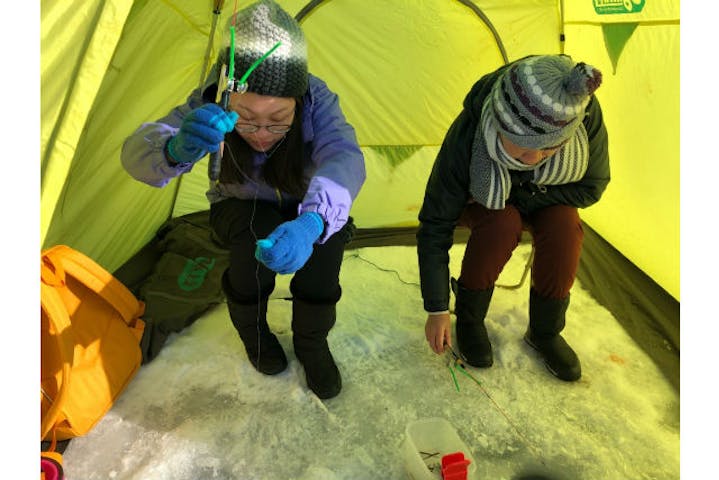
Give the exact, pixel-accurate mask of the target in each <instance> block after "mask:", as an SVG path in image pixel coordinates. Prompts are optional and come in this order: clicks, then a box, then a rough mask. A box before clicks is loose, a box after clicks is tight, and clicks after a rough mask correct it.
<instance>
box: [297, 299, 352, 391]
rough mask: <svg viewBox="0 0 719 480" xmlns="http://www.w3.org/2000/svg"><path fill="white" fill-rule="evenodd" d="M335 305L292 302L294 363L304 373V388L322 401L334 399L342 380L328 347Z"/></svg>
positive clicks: (334, 318)
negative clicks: (297, 363)
mask: <svg viewBox="0 0 719 480" xmlns="http://www.w3.org/2000/svg"><path fill="white" fill-rule="evenodd" d="M336 312H337V310H336V304H335V303H328V304H313V303H308V302H306V301H303V300H299V299H297V298H295V299H294V300H293V301H292V333H293V335H292V343H293V345H294V348H295V355H296V356H297V360H299V361H300V363H302V366H303V367H304V369H305V377H306V379H307V386H308V387H309V388H310V389H311V390H312V391H313V392H315V394H316V395H317V396H318V397H319V398H321V399H327V398H332V397H335V396H337V395H338V394H339V393H340V390H342V377H341V376H340V371H339V370H338V369H337V365H336V364H335V361H334V358H332V353H330V349H329V345H328V344H327V334H328V333H329V331H330V329H332V327H333V326H334V324H335V320H336Z"/></svg>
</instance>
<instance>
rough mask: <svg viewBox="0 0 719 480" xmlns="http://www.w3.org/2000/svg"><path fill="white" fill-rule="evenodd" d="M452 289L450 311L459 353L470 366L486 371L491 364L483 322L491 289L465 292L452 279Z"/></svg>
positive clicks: (490, 297) (490, 347) (492, 360)
mask: <svg viewBox="0 0 719 480" xmlns="http://www.w3.org/2000/svg"><path fill="white" fill-rule="evenodd" d="M452 280H453V281H452V290H453V291H454V294H455V296H456V299H457V301H456V302H455V306H454V312H455V314H456V315H457V322H456V325H455V328H456V332H457V343H458V346H459V351H460V353H461V354H462V355H463V356H464V358H465V360H466V361H467V363H469V364H470V365H472V366H473V367H480V368H487V367H491V366H492V364H493V363H494V359H493V356H492V344H491V343H490V341H489V335H488V334H487V328H486V327H485V325H484V319H485V317H486V316H487V310H488V309H489V302H490V300H492V293H493V292H494V287H490V288H488V289H486V290H468V289H466V288H464V287H463V286H461V285H459V283H458V282H456V281H454V279H452Z"/></svg>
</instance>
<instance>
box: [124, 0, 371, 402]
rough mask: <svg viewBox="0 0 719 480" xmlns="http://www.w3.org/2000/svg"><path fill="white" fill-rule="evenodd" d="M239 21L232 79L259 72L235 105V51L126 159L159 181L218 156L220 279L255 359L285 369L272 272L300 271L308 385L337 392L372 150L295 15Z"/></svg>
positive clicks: (215, 217) (247, 16)
mask: <svg viewBox="0 0 719 480" xmlns="http://www.w3.org/2000/svg"><path fill="white" fill-rule="evenodd" d="M230 24H231V25H233V27H231V28H234V37H235V55H234V66H235V78H236V79H237V80H241V79H242V78H241V77H242V76H243V74H244V73H245V72H247V71H251V73H250V74H249V76H248V77H246V79H245V82H244V84H241V85H239V88H236V89H235V91H232V92H231V93H229V97H228V102H227V110H225V109H223V108H221V107H220V106H219V105H217V104H216V103H215V101H216V100H217V98H218V91H219V92H220V93H221V92H222V91H223V90H224V89H225V86H226V85H223V84H222V81H220V75H221V74H220V72H221V71H223V70H222V68H221V67H222V65H227V64H229V63H230V62H228V59H229V55H230V51H231V50H230V48H226V49H225V50H224V51H223V52H221V54H220V57H219V59H218V61H217V62H216V64H215V65H214V67H213V69H212V72H211V73H210V75H209V77H208V80H207V81H206V82H205V85H204V86H203V88H201V89H197V90H195V91H194V92H193V93H192V94H191V95H190V97H189V98H188V100H187V103H185V104H184V105H182V106H178V107H176V108H174V109H173V110H172V111H171V112H170V114H169V115H167V116H166V117H164V118H162V119H160V120H158V121H156V122H152V123H145V124H143V125H142V126H141V127H140V128H139V129H138V130H137V131H136V132H135V133H134V134H133V135H131V136H130V137H129V138H128V139H127V140H126V141H125V143H124V145H123V149H122V156H121V157H122V163H123V165H124V167H125V169H126V170H127V171H128V172H129V173H130V174H131V175H132V176H133V177H134V178H136V179H137V180H139V181H142V182H144V183H147V184H149V185H153V186H157V187H162V186H164V185H166V184H167V183H168V182H169V181H170V180H171V179H172V178H174V177H177V176H179V175H181V174H183V173H186V172H189V171H190V170H192V168H193V166H194V164H195V163H196V162H197V161H198V160H200V159H201V158H203V157H204V156H205V155H206V154H208V153H211V154H212V153H215V154H216V155H218V157H216V158H218V159H221V160H220V165H221V168H220V173H219V178H218V179H217V181H211V182H210V183H211V184H210V189H209V191H208V192H207V197H208V199H209V201H210V223H211V225H212V228H213V229H214V231H215V233H216V234H217V235H218V236H219V238H220V239H221V240H222V241H224V242H225V243H226V244H227V245H228V246H229V250H230V264H229V268H228V269H227V270H226V271H225V272H224V275H223V287H224V291H225V294H226V297H227V305H228V308H229V312H230V318H231V319H232V323H233V325H234V326H235V328H236V329H237V331H238V333H239V334H240V338H241V339H242V342H243V343H244V346H245V350H246V351H247V356H248V358H249V360H250V362H251V363H252V365H253V366H254V367H255V368H256V369H257V370H258V371H260V372H262V373H264V374H267V375H274V374H277V373H280V372H282V371H284V370H285V368H286V367H287V358H286V356H285V353H284V351H283V349H282V346H281V345H280V343H279V342H278V340H277V337H275V335H274V334H273V333H272V332H271V331H270V329H269V327H268V325H267V319H266V316H267V300H268V297H269V296H270V294H271V293H272V291H273V289H274V287H275V275H276V274H277V273H280V274H290V273H294V277H293V278H292V281H291V283H290V291H291V293H292V332H293V346H294V350H295V354H296V356H297V359H298V360H299V361H300V362H301V363H302V365H303V367H304V369H305V376H306V379H307V385H308V386H309V388H310V389H311V390H312V391H313V392H314V393H315V394H316V395H317V396H318V397H320V398H322V399H326V398H332V397H334V396H336V395H337V394H339V392H340V390H341V388H342V380H341V376H340V372H339V370H338V369H337V365H336V364H335V362H334V359H333V357H332V354H331V353H330V350H329V346H328V344H327V334H328V333H329V331H330V329H331V328H332V327H333V326H334V324H335V317H336V308H335V307H336V304H337V302H338V301H339V299H340V296H341V293H342V290H341V288H340V284H339V271H340V266H341V264H342V257H343V251H344V246H345V243H346V242H347V241H348V240H349V238H350V235H351V230H352V220H351V218H350V217H349V211H350V208H351V206H352V202H353V201H354V199H355V198H356V197H357V194H358V193H359V190H360V188H361V186H362V184H363V183H364V181H365V177H366V174H365V167H364V158H363V155H362V152H361V151H360V148H359V146H358V144H357V139H356V136H355V132H354V129H353V128H352V126H351V125H349V124H348V123H347V121H346V120H345V117H344V115H343V113H342V111H341V109H340V106H339V99H338V97H337V95H336V94H334V93H333V92H331V91H330V90H329V89H328V88H327V85H326V84H325V83H324V82H323V81H322V80H320V79H319V78H317V77H314V76H312V75H310V74H308V72H307V46H306V43H305V39H304V35H303V33H302V31H301V29H300V26H299V25H298V23H297V22H296V21H295V20H294V19H293V18H292V17H291V16H290V15H289V14H288V13H287V12H285V11H284V10H282V8H281V7H280V6H279V5H277V4H276V3H275V2H274V1H272V0H262V1H259V2H257V3H255V4H253V5H251V6H249V7H247V8H245V9H243V10H241V11H239V12H238V13H237V14H236V15H234V16H233V19H232V20H231V21H230ZM278 43H279V46H277V44H278ZM273 47H274V50H272V49H273ZM270 51H271V53H270V54H269V55H268V56H267V57H266V58H265V59H264V60H262V61H261V63H259V65H258V66H255V68H254V70H252V67H253V66H254V65H255V63H256V62H257V61H259V60H260V59H261V58H262V57H263V56H264V55H265V54H267V52H270Z"/></svg>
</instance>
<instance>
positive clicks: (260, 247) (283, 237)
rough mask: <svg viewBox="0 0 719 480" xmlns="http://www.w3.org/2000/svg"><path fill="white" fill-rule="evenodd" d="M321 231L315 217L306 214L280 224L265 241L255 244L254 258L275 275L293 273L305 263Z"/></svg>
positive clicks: (311, 213)
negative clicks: (275, 273)
mask: <svg viewBox="0 0 719 480" xmlns="http://www.w3.org/2000/svg"><path fill="white" fill-rule="evenodd" d="M324 228H325V224H324V222H323V221H322V217H320V215H319V214H318V213H316V212H305V213H303V214H302V215H300V216H299V217H297V218H296V219H295V220H292V221H289V222H284V223H282V224H280V225H279V226H278V227H277V228H275V229H274V230H273V231H272V233H270V234H269V235H268V236H267V238H263V239H261V240H258V241H257V248H256V249H255V258H256V259H257V260H259V261H260V262H262V263H264V264H265V266H267V268H269V269H270V270H273V271H275V272H277V273H281V274H287V273H294V272H296V271H297V270H299V269H300V268H302V267H303V266H304V264H305V263H307V260H308V259H309V258H310V255H312V248H313V245H314V243H315V242H316V241H317V239H318V238H319V237H320V235H321V234H322V232H323V231H324Z"/></svg>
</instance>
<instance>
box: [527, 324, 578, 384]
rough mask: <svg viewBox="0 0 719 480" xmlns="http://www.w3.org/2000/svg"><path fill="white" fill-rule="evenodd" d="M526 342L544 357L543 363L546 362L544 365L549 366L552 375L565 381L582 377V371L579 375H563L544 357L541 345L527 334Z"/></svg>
mask: <svg viewBox="0 0 719 480" xmlns="http://www.w3.org/2000/svg"><path fill="white" fill-rule="evenodd" d="M524 342H525V343H526V344H527V345H529V346H530V347H532V348H533V349H534V350H535V351H536V352H537V353H538V354H539V356H540V357H541V358H542V363H544V366H545V367H546V368H547V370H549V373H551V374H552V375H554V376H555V377H557V378H558V379H560V380H562V381H564V382H576V381H577V380H579V379H580V378H582V374H581V373H580V374H579V375H577V376H573V375H572V376H568V375H567V376H562V375H560V374H559V373H558V372H557V371H556V370H554V369H553V368H552V367H551V366H550V365H549V362H547V359H546V358H545V357H544V353H542V351H541V350H540V349H539V347H538V346H537V345H536V344H535V343H534V342H532V341H531V340H530V339H529V337H528V336H527V335H525V336H524Z"/></svg>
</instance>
